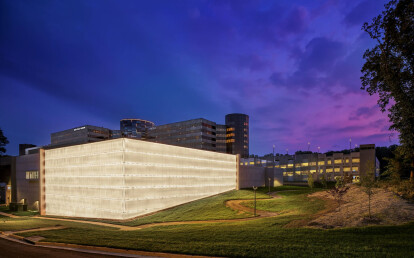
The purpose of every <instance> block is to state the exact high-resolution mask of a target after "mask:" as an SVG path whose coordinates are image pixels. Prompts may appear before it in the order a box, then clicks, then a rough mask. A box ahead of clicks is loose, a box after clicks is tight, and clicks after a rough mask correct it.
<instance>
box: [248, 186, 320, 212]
mask: <svg viewBox="0 0 414 258" xmlns="http://www.w3.org/2000/svg"><path fill="white" fill-rule="evenodd" d="M309 192H310V191H309V190H308V189H303V188H302V190H297V191H286V192H280V193H278V195H280V196H282V198H280V199H271V200H257V201H256V208H257V209H258V210H266V211H272V212H289V213H292V212H294V213H295V214H302V215H306V214H314V213H316V212H318V211H320V210H323V209H324V208H325V201H323V200H321V199H317V198H308V197H306V195H307V194H309ZM242 204H243V205H244V206H247V207H250V208H253V207H254V201H246V202H243V203H242Z"/></svg>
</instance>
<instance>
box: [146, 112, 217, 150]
mask: <svg viewBox="0 0 414 258" xmlns="http://www.w3.org/2000/svg"><path fill="white" fill-rule="evenodd" d="M224 129H225V126H224V125H219V130H217V124H216V123H215V122H212V121H209V120H207V119H204V118H198V119H192V120H187V121H182V122H177V123H171V124H166V125H159V126H157V127H154V128H152V129H151V130H150V131H149V136H150V139H149V140H150V141H154V142H158V143H165V144H170V145H177V146H182V147H187V148H194V149H200V150H209V151H219V152H225V150H224V142H223V141H224V137H225V136H224V134H223V133H224ZM218 133H219V134H218ZM217 140H219V142H217Z"/></svg>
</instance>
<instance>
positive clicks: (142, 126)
mask: <svg viewBox="0 0 414 258" xmlns="http://www.w3.org/2000/svg"><path fill="white" fill-rule="evenodd" d="M154 126H155V124H154V123H153V122H151V121H147V120H143V119H135V118H127V119H122V120H121V121H120V129H121V134H122V137H127V138H134V139H143V140H145V139H148V131H149V130H150V129H151V128H153V127H154Z"/></svg>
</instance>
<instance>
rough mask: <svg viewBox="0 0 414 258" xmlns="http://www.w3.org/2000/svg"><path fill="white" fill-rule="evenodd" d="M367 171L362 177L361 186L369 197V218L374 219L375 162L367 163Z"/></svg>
mask: <svg viewBox="0 0 414 258" xmlns="http://www.w3.org/2000/svg"><path fill="white" fill-rule="evenodd" d="M365 169H366V170H365V173H363V174H362V175H361V186H362V187H363V191H364V192H365V193H366V194H367V195H368V214H369V218H370V219H372V216H371V198H372V195H374V188H375V187H376V181H375V165H374V162H370V163H367V164H366V168H365Z"/></svg>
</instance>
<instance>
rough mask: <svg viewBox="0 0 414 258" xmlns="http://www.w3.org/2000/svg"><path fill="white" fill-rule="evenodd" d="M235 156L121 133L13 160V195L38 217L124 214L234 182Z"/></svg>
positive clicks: (223, 188) (219, 189)
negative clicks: (117, 137) (118, 137)
mask: <svg viewBox="0 0 414 258" xmlns="http://www.w3.org/2000/svg"><path fill="white" fill-rule="evenodd" d="M238 168H239V166H238V161H237V156H236V155H229V154H224V153H217V152H211V151H203V150H196V149H191V148H183V147H178V146H172V145H167V144H159V143H153V142H148V141H142V140H136V139H128V138H120V139H113V140H108V141H100V142H94V143H87V144H78V145H73V146H67V147H61V148H52V149H46V150H43V149H41V150H40V151H39V153H37V154H30V155H23V156H20V157H17V160H16V170H15V174H16V180H17V182H16V185H17V197H15V200H14V201H15V202H16V201H17V202H24V203H26V204H28V206H29V207H30V208H32V209H37V208H39V209H40V214H41V215H56V216H74V217H90V218H107V219H128V218H132V217H136V216H139V215H144V214H148V213H151V212H155V211H158V210H162V209H165V208H169V207H173V206H176V205H179V204H183V203H186V202H189V201H193V200H197V199H200V198H204V197H207V196H211V195H216V194H218V193H222V192H226V191H229V190H232V189H236V188H237V175H238Z"/></svg>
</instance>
